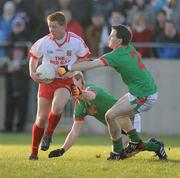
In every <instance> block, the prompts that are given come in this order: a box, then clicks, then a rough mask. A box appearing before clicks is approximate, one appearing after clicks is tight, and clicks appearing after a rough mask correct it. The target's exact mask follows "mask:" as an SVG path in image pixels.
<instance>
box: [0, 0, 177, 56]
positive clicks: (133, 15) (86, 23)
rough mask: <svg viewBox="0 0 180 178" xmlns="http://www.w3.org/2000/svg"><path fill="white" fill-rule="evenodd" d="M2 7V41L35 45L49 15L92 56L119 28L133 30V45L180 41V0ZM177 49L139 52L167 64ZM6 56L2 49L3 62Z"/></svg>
mask: <svg viewBox="0 0 180 178" xmlns="http://www.w3.org/2000/svg"><path fill="white" fill-rule="evenodd" d="M0 7H1V9H0V42H4V41H11V42H12V41H31V42H34V41H36V40H37V39H39V38H40V37H43V36H44V35H46V34H48V28H47V24H46V17H47V15H48V14H49V13H51V12H54V11H58V10H60V11H63V12H64V13H65V15H66V17H67V19H68V26H67V29H68V30H69V31H72V32H74V33H76V34H78V35H79V36H81V37H82V38H84V40H85V41H86V43H87V45H88V46H89V48H90V49H91V51H92V55H93V56H98V55H101V54H102V53H105V52H107V51H109V49H108V47H107V41H108V35H109V32H110V27H111V25H117V24H125V25H128V26H130V27H131V28H132V32H133V42H146V43H148V42H159V43H178V42H180V39H179V31H180V13H179V12H180V1H179V0H51V1H49V0H11V1H7V0H1V1H0ZM177 46H178V45H177ZM179 50H180V49H179V48H176V45H175V47H174V46H173V47H172V46H169V47H166V48H164V47H163V46H162V48H161V46H159V47H158V46H157V47H156V48H147V47H144V48H138V51H140V52H141V54H142V56H143V57H157V58H163V59H164V58H170V59H171V58H179V57H180V51H179ZM4 55H5V51H4V50H2V49H1V50H0V57H2V56H4Z"/></svg>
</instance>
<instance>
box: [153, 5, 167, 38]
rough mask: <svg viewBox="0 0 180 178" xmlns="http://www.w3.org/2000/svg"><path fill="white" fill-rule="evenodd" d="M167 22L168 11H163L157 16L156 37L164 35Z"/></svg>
mask: <svg viewBox="0 0 180 178" xmlns="http://www.w3.org/2000/svg"><path fill="white" fill-rule="evenodd" d="M166 20H167V15H166V11H165V10H163V9H161V10H160V11H158V13H157V14H156V20H155V24H154V32H155V35H159V34H161V33H163V31H164V24H165V22H166Z"/></svg>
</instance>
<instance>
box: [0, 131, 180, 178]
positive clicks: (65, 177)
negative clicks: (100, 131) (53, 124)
mask: <svg viewBox="0 0 180 178" xmlns="http://www.w3.org/2000/svg"><path fill="white" fill-rule="evenodd" d="M64 139H65V135H60V134H58V135H55V136H54V139H53V143H54V144H53V145H52V146H51V147H50V149H49V150H48V151H46V152H42V151H40V152H39V160H38V161H29V160H28V156H29V153H30V150H31V147H30V144H31V135H30V134H1V135H0V178H180V141H179V140H180V138H179V137H162V138H161V140H163V141H164V142H165V144H166V151H167V154H168V158H169V160H168V161H160V160H159V159H158V158H157V157H154V156H153V155H154V153H152V152H142V153H139V154H138V155H136V156H134V157H132V158H130V159H127V160H120V161H107V160H106V157H107V155H108V154H109V152H110V151H111V142H110V139H109V138H108V136H105V137H97V136H91V137H90V136H80V138H79V139H78V141H77V143H76V144H75V146H73V147H72V148H71V149H70V150H69V151H68V152H67V153H65V154H64V156H63V157H59V158H52V159H49V158H48V153H49V151H51V150H53V149H56V148H58V147H59V145H58V143H59V144H62V143H63V142H64Z"/></svg>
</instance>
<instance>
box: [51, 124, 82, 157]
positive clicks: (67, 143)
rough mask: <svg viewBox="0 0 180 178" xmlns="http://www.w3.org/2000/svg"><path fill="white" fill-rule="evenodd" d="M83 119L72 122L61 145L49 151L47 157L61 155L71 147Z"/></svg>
mask: <svg viewBox="0 0 180 178" xmlns="http://www.w3.org/2000/svg"><path fill="white" fill-rule="evenodd" d="M82 124H83V121H80V122H76V121H75V122H74V124H73V126H72V128H71V131H70V132H69V134H68V136H67V137H66V140H65V142H64V144H63V146H62V147H61V148H60V149H56V150H53V151H51V152H50V153H49V158H53V157H59V156H63V154H64V153H65V152H66V151H67V150H68V149H70V148H71V146H72V145H73V144H74V143H75V141H76V139H77V138H78V136H79V133H80V130H81V127H82Z"/></svg>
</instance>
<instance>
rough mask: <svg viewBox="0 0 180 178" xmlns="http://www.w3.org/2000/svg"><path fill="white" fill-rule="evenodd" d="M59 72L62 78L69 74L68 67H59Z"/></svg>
mask: <svg viewBox="0 0 180 178" xmlns="http://www.w3.org/2000/svg"><path fill="white" fill-rule="evenodd" d="M57 71H58V74H59V75H60V76H62V75H64V74H66V73H67V72H68V68H67V66H61V67H58V69H57Z"/></svg>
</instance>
